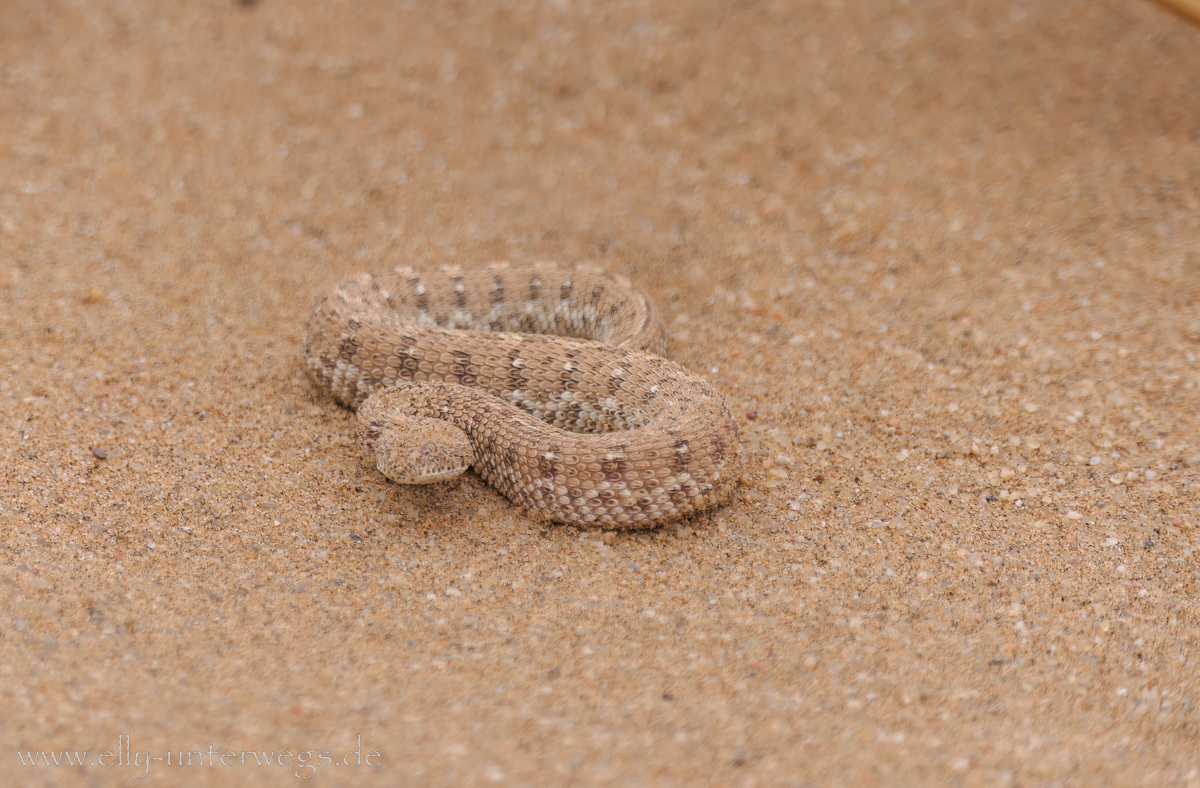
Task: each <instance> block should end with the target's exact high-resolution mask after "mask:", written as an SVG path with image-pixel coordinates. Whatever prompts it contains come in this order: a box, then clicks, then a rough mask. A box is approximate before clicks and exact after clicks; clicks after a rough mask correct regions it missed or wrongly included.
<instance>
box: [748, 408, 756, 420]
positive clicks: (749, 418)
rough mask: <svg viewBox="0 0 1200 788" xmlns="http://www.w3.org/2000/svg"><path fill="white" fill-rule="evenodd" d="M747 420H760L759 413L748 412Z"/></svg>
mask: <svg viewBox="0 0 1200 788" xmlns="http://www.w3.org/2000/svg"><path fill="white" fill-rule="evenodd" d="M746 418H747V419H748V420H750V421H754V420H755V419H757V418H758V411H756V410H748V411H746Z"/></svg>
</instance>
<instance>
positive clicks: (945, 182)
mask: <svg viewBox="0 0 1200 788" xmlns="http://www.w3.org/2000/svg"><path fill="white" fill-rule="evenodd" d="M1197 97H1200V28H1197V27H1196V26H1194V25H1191V24H1189V23H1188V22H1187V21H1185V20H1184V19H1182V18H1181V17H1178V16H1176V15H1174V14H1172V12H1170V11H1169V10H1167V9H1165V8H1163V7H1161V6H1158V5H1155V4H1153V3H1149V2H1140V1H1137V0H1103V1H1102V2H1095V1H1093V0H1072V1H1070V2H1062V3H1036V2H1020V1H1017V2H1001V1H1000V0H989V1H988V2H982V1H976V2H967V3H958V2H946V1H944V0H929V1H928V2H926V0H921V1H920V2H911V3H910V2H897V3H876V2H870V0H823V2H769V1H768V0H759V1H758V2H755V1H754V0H750V1H749V2H739V3H716V2H708V3H705V2H679V1H676V2H664V1H660V0H651V1H650V2H576V0H561V2H544V3H543V2H516V1H514V2H448V3H415V2H410V3H391V2H375V3H366V2H308V1H306V2H283V1H282V0H260V2H257V3H242V4H237V3H234V2H196V3H150V2H141V1H130V2H117V1H116V0H113V1H112V2H92V1H88V2H84V1H83V0H55V1H54V2H40V0H39V1H35V0H8V1H7V2H5V3H3V8H2V21H0V168H2V171H0V414H2V416H3V420H2V426H3V431H2V433H0V434H2V436H3V437H2V439H0V452H2V454H0V456H2V458H3V481H2V483H0V526H2V535H0V600H2V609H0V616H2V618H0V708H2V709H3V713H0V742H2V749H0V764H2V767H0V769H2V771H0V774H3V775H4V776H3V777H2V778H0V782H3V783H4V784H6V785H22V786H26V785H30V786H43V785H44V786H59V785H62V786H75V785H86V786H93V785H95V786H104V785H116V784H128V785H132V784H136V783H135V781H133V780H132V779H131V775H133V774H141V773H142V769H141V768H136V769H135V768H132V767H130V766H124V767H117V766H110V767H101V766H91V765H88V766H85V767H74V768H69V767H66V766H61V767H52V766H45V765H39V766H37V767H22V766H21V765H20V763H19V761H18V759H17V757H16V754H15V753H16V751H17V750H18V749H20V750H22V751H49V750H64V749H66V750H72V751H74V750H79V751H82V750H88V751H89V758H88V760H89V762H91V763H94V762H95V759H96V755H98V754H99V753H100V752H101V751H103V750H112V751H114V752H115V750H116V748H117V737H118V736H119V735H122V734H129V735H130V736H131V737H132V739H131V743H132V749H133V750H137V751H139V752H145V751H150V753H151V755H152V756H154V757H163V756H165V754H166V753H167V752H168V751H170V752H172V753H176V752H178V751H180V750H185V751H187V750H199V751H207V750H208V749H209V747H210V746H213V747H215V749H216V751H217V753H218V758H219V754H220V753H222V752H226V751H232V752H237V753H240V752H242V751H248V750H256V751H263V750H266V751H276V752H278V751H282V750H290V751H292V752H299V751H303V750H317V751H322V750H328V751H331V753H332V757H333V758H340V756H341V754H342V753H344V752H345V751H348V750H352V749H354V748H355V744H356V736H358V735H361V736H362V742H363V754H364V755H365V754H366V753H367V751H377V752H379V753H380V755H379V756H378V757H377V758H376V759H374V762H381V763H382V765H381V766H379V767H377V768H375V767H367V766H365V765H364V766H360V767H357V768H353V769H351V768H349V767H345V766H342V767H333V766H329V767H323V768H319V769H316V770H315V771H316V774H315V776H314V777H313V778H312V779H313V781H314V783H315V784H323V785H380V786H394V785H456V786H465V785H557V784H572V785H618V784H620V785H651V784H654V785H685V784H688V785H700V784H723V785H746V786H751V785H760V786H776V785H779V786H791V785H810V784H813V785H815V784H822V785H941V784H946V785H997V786H1018V785H1020V786H1043V785H1047V786H1048V785H1083V784H1093V785H1099V784H1107V785H1155V786H1160V785H1186V786H1197V785H1200V728H1198V726H1200V709H1198V708H1197V704H1200V678H1198V676H1200V671H1198V669H1197V661H1198V660H1200V653H1198V652H1197V648H1198V647H1200V620H1198V616H1200V610H1198V608H1197V603H1196V594H1197V592H1198V590H1200V557H1198V556H1197V551H1198V550H1200V512H1198V510H1197V500H1198V499H1200V475H1198V468H1200V435H1198V433H1197V428H1198V426H1200V425H1198V421H1200V420H1198V418H1197V413H1198V412H1200V397H1198V386H1200V367H1198V365H1197V355H1200V241H1198V238H1200V236H1198V231H1200V103H1198V101H1197ZM505 258H507V259H546V258H551V259H562V260H590V261H594V262H596V263H598V264H600V265H602V266H605V267H606V268H608V269H609V270H612V271H617V272H621V273H624V274H627V275H629V276H630V277H632V278H633V279H634V281H635V282H637V283H638V284H639V285H640V286H642V287H643V288H644V289H646V290H647V291H648V292H649V293H650V294H651V295H652V296H653V298H654V299H655V300H656V301H657V303H658V304H659V305H660V306H661V308H662V310H663V312H664V313H665V316H666V319H667V321H668V324H669V326H670V327H671V331H672V342H671V346H670V355H671V356H672V357H673V358H675V359H676V360H678V361H680V362H682V363H684V364H686V365H688V366H689V367H691V368H692V369H694V370H697V371H698V372H701V373H703V374H704V375H705V376H706V377H707V378H708V379H710V380H711V381H712V382H713V383H714V384H715V385H716V386H717V387H718V388H719V389H720V390H721V391H723V392H724V393H725V394H726V396H727V397H728V398H729V401H730V403H731V406H732V407H733V408H734V411H735V413H736V415H737V417H738V419H739V422H740V423H741V425H742V428H743V430H744V438H745V447H744V449H745V465H744V469H743V473H744V481H743V484H742V486H741V488H740V490H739V492H738V494H737V496H736V498H735V499H734V500H733V501H731V502H730V503H729V504H728V505H727V506H725V507H723V508H721V509H718V510H715V511H713V512H712V513H711V514H707V515H705V516H701V517H697V518H695V519H694V520H691V521H689V522H686V523H683V524H682V525H680V526H679V527H674V526H669V527H667V528H664V529H661V530H659V531H656V532H651V533H642V534H622V535H616V536H611V535H608V536H601V535H598V534H593V533H581V532H579V531H577V530H575V529H572V528H561V527H551V528H546V527H541V526H539V525H537V524H535V523H532V522H530V521H529V520H527V519H525V518H523V517H522V516H520V515H519V514H518V513H516V512H515V511H514V510H513V508H512V507H511V506H510V505H509V504H508V502H507V501H506V500H505V499H503V498H502V497H500V496H499V495H498V494H496V493H495V492H493V491H492V490H491V489H490V488H488V487H486V486H485V485H483V484H482V483H481V482H480V480H479V479H478V478H477V477H475V476H473V475H470V476H468V477H466V478H464V479H463V480H461V481H459V482H457V483H452V484H448V485H442V486H437V487H430V488H423V489H411V488H404V487H400V486H397V485H394V484H390V483H388V482H386V481H385V480H384V479H383V478H382V477H381V476H380V475H378V474H377V473H375V472H373V471H372V470H371V469H370V468H367V467H365V466H364V465H363V464H362V462H361V460H360V453H359V450H358V449H357V447H356V446H355V445H354V444H353V443H352V440H351V414H349V413H347V412H345V411H343V410H340V409H338V408H337V407H336V406H335V405H334V404H333V403H332V401H331V400H330V399H329V398H328V397H326V396H324V395H322V394H321V393H319V392H318V391H316V390H315V389H314V387H313V386H312V384H311V383H310V382H309V379H308V377H307V375H306V372H305V369H304V366H303V362H302V358H301V354H300V338H301V334H302V331H303V328H304V324H305V321H306V319H307V317H308V314H309V313H310V310H311V309H312V307H313V306H314V304H315V303H316V302H317V300H318V299H319V298H320V297H321V296H322V295H323V294H324V293H325V292H326V291H327V290H328V289H329V288H330V287H332V286H333V284H334V283H335V282H336V281H337V280H338V279H339V278H341V277H344V276H346V275H348V274H351V273H354V272H358V271H362V270H369V269H372V268H377V267H380V266H385V265H390V264H395V263H397V262H405V263H414V264H437V263H440V262H446V261H452V262H460V263H470V262H472V261H486V260H493V259H505ZM239 757H240V756H239ZM234 760H237V759H236V758H235V759H234ZM312 763H313V764H316V763H317V760H316V759H315V758H314V760H313V761H312ZM297 771H300V773H302V774H306V773H308V771H307V770H299V769H297V768H296V767H291V768H288V767H279V766H273V767H265V766H264V767H252V766H246V767H240V766H233V767H222V766H211V767H210V766H204V767H200V766H193V767H190V768H189V767H180V766H172V767H168V766H167V765H166V764H165V762H153V763H152V765H151V767H150V773H149V777H148V778H147V781H146V782H145V783H144V784H147V785H149V784H157V785H185V784H186V785H189V786H210V785H211V786H218V785H219V786H225V785H235V784H237V785H265V786H274V785H290V784H294V783H295V781H296V777H295V776H293V775H294V773H296V772H297Z"/></svg>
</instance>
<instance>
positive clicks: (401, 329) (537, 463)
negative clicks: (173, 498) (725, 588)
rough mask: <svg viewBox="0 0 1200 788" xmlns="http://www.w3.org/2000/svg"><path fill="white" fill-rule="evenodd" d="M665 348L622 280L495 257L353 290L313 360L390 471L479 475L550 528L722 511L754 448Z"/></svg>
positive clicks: (343, 294) (409, 271) (395, 474)
mask: <svg viewBox="0 0 1200 788" xmlns="http://www.w3.org/2000/svg"><path fill="white" fill-rule="evenodd" d="M665 344H666V337H665V330H664V328H663V323H662V321H661V319H660V318H659V317H658V314H657V313H656V311H655V310H654V308H653V306H652V304H651V303H650V301H649V300H648V299H647V298H646V297H645V296H644V295H643V294H642V293H641V292H639V291H638V290H636V289H635V288H634V287H633V286H632V285H631V284H630V283H629V281H628V280H626V279H624V278H623V277H619V276H614V275H611V274H607V273H605V272H603V271H601V270H599V269H597V268H594V267H591V266H586V265H559V264H553V263H533V264H509V263H493V264H490V265H486V266H479V267H473V268H461V267H458V266H443V267H441V268H438V269H436V270H420V271H419V270H416V269H413V268H407V267H400V268H395V269H392V270H390V271H385V272H381V273H376V274H363V275H360V276H356V277H354V278H352V279H349V280H347V281H345V282H342V283H341V284H340V285H338V286H337V287H336V288H335V289H334V290H333V292H331V293H330V294H329V295H328V296H327V297H326V298H325V299H324V300H323V301H322V302H321V304H320V305H319V306H318V307H317V309H316V312H315V313H314V314H313V316H312V318H311V319H310V321H309V323H308V327H307V330H306V332H305V338H304V353H305V357H306V360H307V363H308V366H309V368H310V369H311V370H312V372H313V374H314V376H315V377H316V379H317V380H318V382H319V383H320V385H321V386H322V387H324V388H325V389H326V390H328V391H329V392H330V393H331V394H332V395H333V397H334V398H335V399H336V400H337V401H338V402H339V403H341V404H342V405H345V406H347V407H350V408H354V409H356V410H358V420H357V421H358V434H359V439H360V440H361V442H362V443H363V445H364V448H365V450H366V451H367V453H368V455H369V457H370V458H371V459H373V460H374V462H375V465H376V467H378V468H379V470H380V471H381V472H383V473H384V474H385V475H387V476H389V477H391V478H392V479H394V480H396V481H400V482H409V483H412V482H417V483H421V482H428V481H438V480H442V479H446V478H451V477H453V476H455V475H457V474H458V473H461V472H462V471H463V470H464V469H465V468H466V467H467V466H468V465H470V466H473V467H474V468H475V470H476V472H477V473H478V474H479V475H480V476H482V477H483V479H484V480H486V481H487V482H488V483H489V484H491V485H492V486H494V487H496V488H497V489H498V490H499V491H500V492H502V493H503V494H504V495H505V496H507V497H508V498H509V499H510V500H512V501H513V502H514V503H516V504H519V505H521V506H523V507H524V508H525V509H526V511H527V512H528V513H529V514H530V515H531V516H533V517H535V518H538V519H548V520H554V521H558V522H564V523H574V524H578V525H582V526H590V527H602V528H647V527H653V526H656V525H659V524H662V523H664V522H668V521H671V520H674V519H677V518H680V517H685V516H688V515H691V514H694V513H695V512H698V511H701V510H703V509H706V508H708V507H710V506H713V505H714V504H716V503H719V502H720V501H721V500H722V499H723V498H724V497H725V496H726V495H727V494H728V492H729V491H730V489H731V488H732V486H733V485H734V483H735V476H736V463H737V457H738V450H739V433H738V427H737V423H736V422H735V421H734V420H733V417H732V415H731V414H730V412H729V408H728V407H727V406H726V404H725V401H724V399H723V398H722V397H721V395H720V394H719V393H717V391H716V390H715V389H713V387H712V386H711V385H709V383H708V382H707V381H705V380H704V379H703V378H701V377H699V376H697V375H695V374H693V373H692V372H690V371H689V370H687V369H686V368H684V367H682V366H680V365H679V364H676V363H674V362H671V361H668V360H667V359H664V358H662V356H661V354H662V353H663V351H664V348H665Z"/></svg>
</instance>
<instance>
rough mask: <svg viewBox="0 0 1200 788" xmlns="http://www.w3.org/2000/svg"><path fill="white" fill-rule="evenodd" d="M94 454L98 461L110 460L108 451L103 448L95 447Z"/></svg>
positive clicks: (93, 448)
mask: <svg viewBox="0 0 1200 788" xmlns="http://www.w3.org/2000/svg"><path fill="white" fill-rule="evenodd" d="M92 454H94V455H95V456H96V459H98V460H107V459H108V449H106V448H104V447H103V446H93V447H92Z"/></svg>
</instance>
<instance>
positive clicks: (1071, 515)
mask: <svg viewBox="0 0 1200 788" xmlns="http://www.w3.org/2000/svg"><path fill="white" fill-rule="evenodd" d="M1067 519H1068V520H1082V519H1083V515H1082V514H1080V513H1079V512H1076V511H1074V510H1071V511H1069V512H1067Z"/></svg>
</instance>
